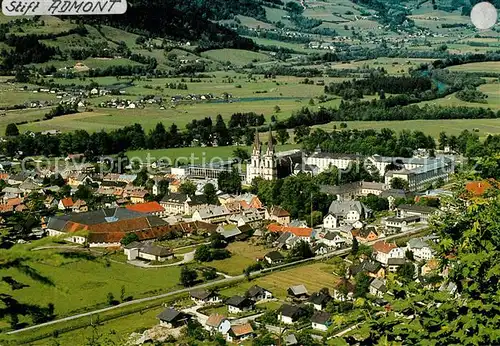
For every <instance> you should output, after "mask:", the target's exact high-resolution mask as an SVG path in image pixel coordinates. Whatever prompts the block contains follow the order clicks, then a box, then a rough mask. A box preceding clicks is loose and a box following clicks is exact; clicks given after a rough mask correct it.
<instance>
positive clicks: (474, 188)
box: [465, 180, 492, 196]
mask: <svg viewBox="0 0 500 346" xmlns="http://www.w3.org/2000/svg"><path fill="white" fill-rule="evenodd" d="M491 187H492V186H491V184H490V182H489V181H487V180H483V181H470V182H468V183H467V184H466V185H465V189H466V190H467V191H469V192H470V193H472V194H473V195H475V196H482V195H483V194H484V193H485V192H486V191H487V190H489V189H490V188H491Z"/></svg>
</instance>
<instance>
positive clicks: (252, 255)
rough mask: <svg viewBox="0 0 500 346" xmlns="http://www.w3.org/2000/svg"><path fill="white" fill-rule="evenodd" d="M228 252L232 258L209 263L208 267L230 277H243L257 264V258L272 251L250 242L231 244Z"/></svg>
mask: <svg viewBox="0 0 500 346" xmlns="http://www.w3.org/2000/svg"><path fill="white" fill-rule="evenodd" d="M227 250H229V251H230V252H231V257H230V258H227V259H224V260H219V261H213V262H209V263H207V265H208V266H210V267H214V268H215V269H217V271H220V272H223V273H226V274H229V275H241V274H242V273H243V270H244V269H245V268H247V267H248V266H249V265H251V264H255V263H256V259H257V258H262V257H264V255H265V254H266V253H268V252H269V251H271V250H270V249H266V248H265V247H264V246H261V245H252V244H250V243H249V242H234V243H231V244H229V245H228V247H227Z"/></svg>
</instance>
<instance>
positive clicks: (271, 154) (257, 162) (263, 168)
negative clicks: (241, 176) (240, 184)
mask: <svg viewBox="0 0 500 346" xmlns="http://www.w3.org/2000/svg"><path fill="white" fill-rule="evenodd" d="M256 177H261V178H263V179H266V180H273V179H276V178H277V177H278V171H277V168H276V153H275V148H274V138H273V135H272V133H271V129H269V140H268V142H267V149H266V152H265V153H262V145H261V143H260V139H259V132H258V131H255V139H254V142H253V149H252V156H251V158H250V163H249V164H248V165H247V183H248V184H251V183H252V181H253V179H254V178H256Z"/></svg>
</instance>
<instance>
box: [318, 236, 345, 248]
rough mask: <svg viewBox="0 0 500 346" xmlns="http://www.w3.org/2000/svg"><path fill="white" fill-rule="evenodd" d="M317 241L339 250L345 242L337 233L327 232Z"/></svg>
mask: <svg viewBox="0 0 500 346" xmlns="http://www.w3.org/2000/svg"><path fill="white" fill-rule="evenodd" d="M319 241H320V242H322V243H323V244H325V245H326V246H328V247H329V248H341V247H342V246H344V245H345V242H346V240H345V238H344V237H342V236H341V235H340V233H339V232H327V233H326V234H325V235H323V237H320V239H319Z"/></svg>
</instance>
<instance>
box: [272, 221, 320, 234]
mask: <svg viewBox="0 0 500 346" xmlns="http://www.w3.org/2000/svg"><path fill="white" fill-rule="evenodd" d="M267 230H268V231H269V232H272V233H275V232H279V233H285V232H290V233H292V234H294V235H295V236H297V237H310V236H311V235H312V231H313V229H312V228H309V227H289V226H281V225H278V224H275V223H273V224H270V225H269V226H267Z"/></svg>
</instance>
